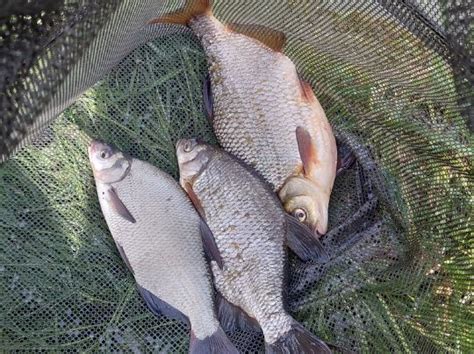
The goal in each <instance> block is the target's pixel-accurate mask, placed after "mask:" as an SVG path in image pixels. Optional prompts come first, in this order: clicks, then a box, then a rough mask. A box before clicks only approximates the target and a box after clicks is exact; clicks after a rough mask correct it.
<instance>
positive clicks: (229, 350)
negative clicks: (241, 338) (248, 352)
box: [189, 327, 239, 354]
mask: <svg viewBox="0 0 474 354" xmlns="http://www.w3.org/2000/svg"><path fill="white" fill-rule="evenodd" d="M189 353H190V354H221V353H225V354H239V351H238V350H237V348H236V347H235V346H234V345H233V344H232V342H231V341H230V339H229V338H227V335H226V334H225V332H224V331H223V330H222V328H221V327H219V328H218V329H217V331H215V332H214V333H213V334H212V335H210V336H209V337H206V338H204V339H198V338H196V337H195V336H194V334H193V332H191V341H190V344H189Z"/></svg>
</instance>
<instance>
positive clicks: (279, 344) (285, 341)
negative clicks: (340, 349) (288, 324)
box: [265, 321, 332, 354]
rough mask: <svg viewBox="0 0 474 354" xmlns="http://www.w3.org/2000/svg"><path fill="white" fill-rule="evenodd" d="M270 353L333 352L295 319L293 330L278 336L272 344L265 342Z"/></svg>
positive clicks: (313, 353)
mask: <svg viewBox="0 0 474 354" xmlns="http://www.w3.org/2000/svg"><path fill="white" fill-rule="evenodd" d="M265 348H266V352H267V353H269V354H284V353H306V354H310V353H311V354H316V353H325V354H326V353H332V351H331V349H329V347H328V346H327V345H326V343H324V342H323V341H322V340H321V339H319V338H317V337H316V336H314V335H313V334H311V333H310V332H309V331H308V330H307V329H305V328H304V327H303V326H302V325H300V324H299V323H298V322H296V321H295V323H294V324H293V326H292V328H291V330H290V331H289V332H287V333H286V334H285V335H283V336H281V337H280V338H278V340H277V341H276V342H274V343H272V344H269V343H265Z"/></svg>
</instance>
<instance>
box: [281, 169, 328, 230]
mask: <svg viewBox="0 0 474 354" xmlns="http://www.w3.org/2000/svg"><path fill="white" fill-rule="evenodd" d="M278 196H279V197H280V200H281V202H282V204H283V207H284V209H285V211H286V212H287V213H288V214H291V215H293V216H294V217H295V218H296V219H298V220H299V221H300V222H301V223H303V224H305V225H307V226H308V227H309V228H310V229H311V230H312V231H313V232H314V233H315V235H317V237H320V236H322V235H324V234H325V233H326V232H327V224H328V204H329V195H328V193H325V192H324V191H323V190H322V189H321V188H319V187H318V186H317V185H316V184H315V183H314V182H312V181H310V180H309V179H306V178H304V177H303V176H295V177H291V178H289V179H288V180H287V181H286V183H285V184H284V185H283V187H282V188H281V189H280V191H279V193H278Z"/></svg>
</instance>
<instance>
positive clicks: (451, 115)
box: [0, 0, 474, 353]
mask: <svg viewBox="0 0 474 354" xmlns="http://www.w3.org/2000/svg"><path fill="white" fill-rule="evenodd" d="M181 6H182V3H181V2H180V1H160V0H153V1H151V0H143V1H133V0H122V1H99V0H97V1H92V0H82V1H76V0H67V1H57V0H54V1H50V0H41V1H34V2H31V1H27V0H21V1H20V0H16V1H6V2H2V3H1V4H0V119H1V137H0V153H1V160H2V161H3V163H2V164H1V165H0V351H2V352H4V351H5V352H14V351H32V350H44V351H52V352H59V351H65V352H72V351H74V352H76V351H80V352H83V351H85V352H97V351H105V352H117V351H120V352H130V351H133V352H145V351H156V352H173V353H175V352H176V353H177V352H186V351H187V350H188V341H189V339H188V329H187V328H186V326H185V325H183V324H181V323H179V322H177V321H175V320H171V319H167V318H166V317H155V316H154V315H152V314H151V313H150V312H149V311H148V310H147V308H146V305H145V304H144V302H143V301H142V300H141V298H140V297H139V295H138V293H137V291H136V288H135V285H134V281H133V277H132V276H131V274H130V273H129V272H128V271H127V269H126V266H125V264H124V263H123V262H122V260H121V258H120V256H119V254H118V252H117V250H116V248H115V244H114V242H113V239H112V237H111V235H110V233H109V231H108V229H107V226H106V224H105V221H104V219H103V217H102V213H101V210H100V207H99V203H98V200H97V195H96V191H95V185H94V180H93V177H92V171H91V168H90V165H89V161H88V157H87V145H88V142H89V141H90V139H91V138H101V139H103V140H105V141H107V142H110V143H113V144H115V145H116V146H117V147H118V148H120V149H121V150H123V151H126V152H129V153H130V154H131V155H133V156H134V157H137V158H140V159H143V160H146V161H149V162H150V163H152V164H154V165H156V166H159V167H160V168H162V169H163V170H165V171H167V172H169V173H171V174H172V175H173V176H174V177H177V162H176V158H175V153H174V144H175V142H176V140H177V139H178V138H181V137H192V136H197V137H200V138H203V139H205V140H207V141H209V142H211V143H216V139H215V137H214V136H213V133H212V129H211V126H210V124H209V122H208V120H207V118H206V117H205V114H204V111H203V107H202V82H203V80H204V78H205V76H206V72H207V62H206V58H205V56H204V52H203V50H202V48H201V46H200V44H199V42H198V40H197V39H196V37H195V36H194V35H193V34H192V33H191V32H190V31H189V30H188V29H186V28H182V27H177V26H171V25H167V26H165V25H145V23H146V22H147V21H148V20H149V19H151V18H154V17H157V16H159V15H160V14H163V13H167V12H170V11H172V10H174V9H177V8H179V7H181ZM213 8H214V13H215V15H216V17H217V18H218V19H220V20H221V21H222V22H224V23H230V22H233V23H246V24H259V25H264V26H266V27H270V28H273V29H276V30H279V31H282V32H284V33H285V35H286V37H287V43H286V45H285V48H284V53H285V54H286V55H287V56H289V57H290V58H291V59H292V60H293V62H294V63H295V64H296V66H297V68H298V70H299V72H300V73H301V76H302V77H303V78H305V80H307V81H309V82H310V83H311V85H312V87H313V88H314V91H315V93H316V95H317V97H318V98H319V100H320V102H321V104H322V106H323V107H324V109H325V111H326V114H327V116H328V119H329V121H330V123H331V125H332V126H333V129H334V132H335V134H336V137H337V140H338V147H339V150H340V151H341V152H343V151H352V152H353V154H354V155H355V156H356V162H355V163H354V164H353V165H352V167H351V168H350V169H348V170H346V171H345V172H344V173H343V174H341V175H340V176H338V177H337V178H336V182H335V187H334V191H333V194H332V197H331V203H330V209H329V224H330V225H329V232H328V234H327V235H325V236H324V238H323V243H324V244H325V246H326V248H327V250H328V253H329V254H330V261H329V262H327V263H325V264H317V263H311V262H310V263H301V262H300V261H298V260H296V259H291V267H290V268H291V274H290V279H289V288H288V307H289V309H290V310H291V311H292V313H293V314H294V315H295V317H296V318H297V319H298V320H300V321H301V322H302V323H303V324H304V325H305V326H306V327H307V328H308V329H310V330H311V331H312V332H313V333H315V334H317V335H318V336H319V337H320V338H322V339H324V340H325V341H326V342H328V343H332V344H335V345H337V346H339V347H342V348H345V349H348V350H354V351H360V352H389V351H390V352H466V353H467V352H473V351H474V334H473V333H474V330H473V324H474V308H473V297H474V290H473V284H472V279H473V274H474V271H473V264H474V259H473V258H474V252H473V237H472V234H473V226H472V210H471V205H472V191H473V171H472V157H473V145H472V143H473V139H472V135H471V134H472V132H471V130H470V129H472V120H471V119H472V109H473V108H472V107H473V105H472V102H473V72H474V70H473V64H472V54H473V39H474V37H473V36H474V35H473V21H472V17H473V8H472V3H471V2H470V1H469V0H458V1H454V0H446V1H436V0H426V1H418V0H413V1H411V0H403V1H402V0H395V1H384V0H378V1H376V0H371V1H344V2H332V1H331V2H330V1H312V0H311V1H290V0H284V1H283V0H279V1H244V0H235V1H218V0H216V1H215V3H214V6H213ZM230 337H231V338H232V340H233V341H234V342H235V343H236V345H237V346H238V348H239V349H241V350H242V351H248V352H255V351H260V352H261V351H262V350H263V346H262V343H263V342H262V341H261V338H260V337H259V335H258V334H254V333H247V332H235V333H232V334H230Z"/></svg>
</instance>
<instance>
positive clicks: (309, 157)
mask: <svg viewBox="0 0 474 354" xmlns="http://www.w3.org/2000/svg"><path fill="white" fill-rule="evenodd" d="M296 141H297V142H298V150H299V152H300V157H301V162H303V169H304V175H305V176H309V175H311V172H312V171H313V169H314V167H315V165H316V162H317V160H316V147H315V146H314V144H313V139H312V138H311V135H310V134H309V132H308V131H307V130H306V129H305V128H303V127H298V128H296Z"/></svg>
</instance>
